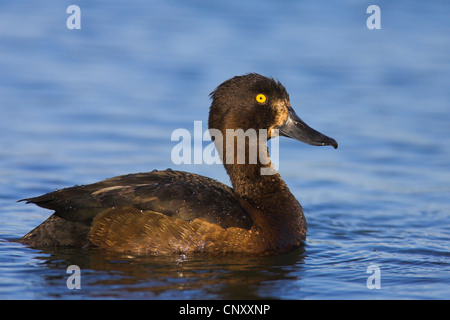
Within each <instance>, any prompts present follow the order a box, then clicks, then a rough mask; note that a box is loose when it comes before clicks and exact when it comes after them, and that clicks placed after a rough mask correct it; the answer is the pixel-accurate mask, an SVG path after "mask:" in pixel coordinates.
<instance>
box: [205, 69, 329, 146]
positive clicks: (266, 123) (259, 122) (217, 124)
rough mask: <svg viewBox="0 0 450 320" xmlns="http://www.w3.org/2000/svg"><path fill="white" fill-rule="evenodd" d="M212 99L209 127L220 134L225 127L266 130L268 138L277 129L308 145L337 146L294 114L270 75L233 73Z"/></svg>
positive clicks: (213, 94) (284, 93)
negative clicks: (237, 74) (236, 74)
mask: <svg viewBox="0 0 450 320" xmlns="http://www.w3.org/2000/svg"><path fill="white" fill-rule="evenodd" d="M211 98H212V100H213V101H212V104H211V108H210V112H209V128H210V129H218V130H220V131H221V132H222V134H223V135H225V130H226V129H235V130H236V129H243V130H244V131H246V130H248V129H255V130H259V129H266V130H267V134H268V137H267V138H268V139H269V138H270V137H271V136H273V135H274V133H275V132H274V130H273V129H278V130H279V135H282V136H286V137H290V138H293V139H296V140H299V141H302V142H305V143H308V144H311V145H316V146H325V145H331V146H333V147H334V148H337V146H338V144H337V142H336V141H335V140H334V139H332V138H329V137H327V136H325V135H323V134H321V133H320V132H318V131H316V130H314V129H312V128H310V127H309V126H308V125H307V124H306V123H304V122H303V121H302V120H301V119H300V118H299V117H298V116H297V115H296V114H295V112H294V109H293V108H292V107H291V104H290V101H289V95H288V93H287V91H286V89H285V88H284V87H283V85H282V84H281V83H280V82H279V81H275V80H274V79H272V78H267V77H264V76H261V75H259V74H256V73H250V74H246V75H243V76H236V77H234V78H231V79H229V80H227V81H225V82H224V83H222V84H221V85H219V86H218V87H217V88H216V90H214V91H213V92H212V93H211Z"/></svg>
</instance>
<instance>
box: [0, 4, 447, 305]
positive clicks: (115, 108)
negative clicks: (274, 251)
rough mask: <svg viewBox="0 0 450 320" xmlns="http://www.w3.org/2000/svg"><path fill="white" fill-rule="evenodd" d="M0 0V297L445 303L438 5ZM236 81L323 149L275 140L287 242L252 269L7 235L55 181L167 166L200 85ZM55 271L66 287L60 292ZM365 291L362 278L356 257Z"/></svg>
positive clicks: (198, 104) (27, 221) (34, 218)
mask: <svg viewBox="0 0 450 320" xmlns="http://www.w3.org/2000/svg"><path fill="white" fill-rule="evenodd" d="M71 4H73V3H72V2H70V1H56V0H52V1H50V0H48V1H45V3H42V2H39V3H38V2H36V1H3V2H1V3H0V70H1V72H0V298H1V299H96V298H102V299H105V298H106V299H108V298H119V299H134V298H136V299H259V298H276V299H448V298H449V297H450V243H449V240H450V223H449V222H450V144H449V141H450V125H449V124H450V90H449V84H450V54H449V52H450V36H449V34H450V23H449V21H450V20H449V17H450V3H449V2H448V1H426V2H425V1H415V2H411V1H395V2H393V1H378V2H377V3H376V4H378V5H379V6H380V8H381V29H380V30H369V29H368V28H367V27H366V20H367V18H368V17H369V15H368V14H367V13H366V9H367V7H368V6H369V5H371V4H374V3H372V2H370V1H350V0H349V1H340V2H339V4H337V3H336V2H333V1H284V2H279V1H278V2H277V1H237V0H236V1H235V0H232V1H230V0H228V1H220V2H219V1H214V2H211V1H192V2H182V1H148V2H145V3H143V2H140V1H131V0H130V1H95V2H92V1H77V3H76V4H77V5H79V6H80V8H81V12H82V15H81V30H69V29H67V27H66V19H67V18H68V17H69V15H68V14H67V13H66V9H67V7H68V6H69V5H71ZM247 72H258V73H261V74H264V75H268V76H273V77H275V78H277V79H279V80H280V81H281V82H282V83H283V84H284V85H285V87H286V88H287V90H288V91H289V93H290V98H291V104H292V105H293V107H294V108H295V110H296V111H297V113H298V114H299V115H300V116H301V117H302V118H303V120H305V121H306V122H307V123H309V124H310V125H311V126H312V127H314V128H315V129H317V130H319V131H321V132H323V133H325V134H327V135H329V136H331V137H333V138H335V139H336V140H337V141H338V142H339V149H337V150H334V149H332V148H330V147H327V148H319V147H312V146H308V145H304V144H301V143H299V142H296V141H290V140H288V139H286V138H281V139H280V166H279V171H280V174H281V175H282V177H283V178H284V179H285V181H286V183H287V184H288V185H289V187H290V189H291V191H292V192H293V193H294V195H295V196H296V197H297V198H298V199H299V201H300V202H301V203H302V205H303V207H304V210H305V213H306V217H307V221H308V224H309V232H308V236H307V239H306V242H305V246H304V247H303V248H300V249H299V250H296V251H294V252H292V253H290V254H287V255H282V256H276V257H266V258H226V257H223V258H206V257H205V258H200V257H195V258H194V257H139V258H136V257H129V256H118V255H117V256H115V255H108V254H106V253H104V252H102V251H99V250H76V249H73V250H69V249H65V250H62V249H61V250H58V251H43V250H35V249H31V248H27V247H25V246H23V245H21V244H19V243H17V242H14V240H15V239H18V238H19V237H21V236H22V235H24V234H25V233H26V232H28V231H29V230H31V229H32V228H34V227H35V226H36V225H38V224H39V223H40V222H42V221H43V220H45V219H46V218H47V217H48V216H49V215H50V214H51V212H50V211H48V210H44V209H41V208H38V207H36V206H33V205H25V204H24V203H17V202H16V201H17V200H18V199H21V198H25V197H30V196H36V195H40V194H43V193H46V192H49V191H52V190H55V189H56V188H63V187H68V186H72V185H75V184H86V183H92V182H96V181H99V180H102V179H105V178H108V177H112V176H116V175H120V174H125V173H131V172H143V171H151V170H153V169H165V168H167V167H171V168H173V169H178V170H187V171H192V172H195V173H199V174H203V175H206V176H209V177H212V178H215V179H218V180H219V181H222V182H224V183H226V184H229V180H228V178H227V176H226V173H225V171H224V169H223V168H222V167H221V166H220V165H206V164H202V165H180V166H176V165H174V164H173V163H172V162H171V158H170V154H171V149H172V148H173V146H174V145H175V144H176V142H172V141H171V140H170V136H171V133H172V131H173V130H175V129H177V128H186V129H188V130H193V123H194V120H198V121H203V123H204V128H205V129H206V121H207V112H208V107H209V103H210V101H209V98H208V94H209V93H210V92H211V91H212V90H213V89H214V88H215V87H216V86H217V85H218V84H220V83H221V82H222V81H224V80H226V79H228V78H230V77H232V76H234V75H240V74H244V73H247ZM69 265H78V266H79V267H80V269H81V289H80V290H76V289H74V290H69V289H68V288H67V286H66V280H67V279H68V276H69V275H68V274H67V273H66V269H67V267H68V266H69ZM372 265H376V266H378V267H379V270H380V272H381V273H380V277H379V280H380V285H381V288H380V289H369V288H368V287H367V280H368V277H369V276H371V275H372V274H369V273H366V271H367V269H368V267H369V266H372Z"/></svg>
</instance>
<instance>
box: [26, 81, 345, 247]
mask: <svg viewBox="0 0 450 320" xmlns="http://www.w3.org/2000/svg"><path fill="white" fill-rule="evenodd" d="M211 98H212V100H213V101H212V105H211V108H210V114H209V128H210V129H217V130H219V131H220V132H221V133H223V136H222V138H223V140H221V141H219V140H220V139H218V138H217V137H216V139H215V143H216V147H217V149H218V153H219V154H220V155H221V156H222V159H224V160H225V159H228V158H227V156H229V158H230V159H231V160H230V161H224V166H225V169H226V171H227V173H228V175H229V176H230V180H231V183H232V186H233V188H230V187H228V186H226V185H224V184H222V183H220V182H218V181H215V180H213V179H210V178H207V177H203V176H199V175H196V174H192V173H187V172H181V171H173V170H170V169H168V170H165V171H156V170H155V171H152V172H148V173H138V174H129V175H124V176H119V177H115V178H111V179H107V180H104V181H100V182H97V183H93V184H90V185H85V186H75V187H71V188H66V189H62V190H58V191H54V192H51V193H48V194H45V195H42V196H39V197H35V198H29V199H24V200H25V201H27V203H29V202H31V203H34V204H36V205H38V206H40V207H43V208H47V209H51V210H54V211H55V212H54V214H53V215H52V216H51V217H50V218H48V219H47V220H46V221H44V222H43V223H42V224H41V225H39V226H38V227H36V228H35V229H33V230H32V231H30V232H29V233H28V234H26V235H25V236H24V237H23V238H22V239H21V241H22V242H23V243H26V244H29V245H31V246H34V247H43V246H46V247H48V246H74V247H81V246H97V247H101V248H104V249H107V250H112V251H118V252H132V253H137V254H169V253H207V254H223V253H234V254H237V253H240V254H256V255H268V254H279V253H283V252H287V251H290V250H292V249H294V248H296V247H298V246H300V245H301V243H302V241H303V240H304V239H305V236H306V229H307V227H306V220H305V217H304V215H303V211H302V207H301V205H300V204H299V203H298V201H297V200H296V199H295V197H294V196H293V195H292V194H291V192H290V191H289V189H288V187H287V186H286V184H285V183H284V181H283V180H282V179H281V177H280V175H279V174H278V173H277V172H275V170H274V169H273V166H272V164H271V163H270V158H269V155H268V152H267V146H266V145H265V144H261V143H258V142H259V141H260V140H252V139H250V138H248V139H245V140H242V141H244V143H241V144H240V145H239V143H237V142H236V141H238V140H239V139H238V138H235V137H233V138H232V139H228V140H227V137H226V134H225V132H226V130H227V129H243V131H246V130H248V129H255V130H256V132H257V134H258V137H259V134H260V133H259V131H258V130H259V129H266V130H268V132H267V136H266V137H265V138H270V137H271V135H272V134H274V133H275V132H276V130H274V129H277V130H279V132H280V135H283V136H287V137H291V138H294V139H298V140H300V141H303V142H306V143H309V144H312V145H332V146H333V147H335V148H337V143H336V141H334V140H333V139H331V138H329V137H327V136H324V135H322V134H321V133H319V132H317V131H315V130H313V129H311V128H310V127H308V126H307V125H306V124H305V123H304V122H303V121H302V120H301V119H300V118H298V116H297V115H296V114H295V112H294V111H293V109H292V107H291V106H290V102H289V96H288V94H287V92H286V89H285V88H284V87H283V86H282V85H281V83H279V82H277V81H275V80H273V79H269V78H266V77H263V76H261V75H258V74H247V75H244V76H237V77H234V78H232V79H230V80H227V81H225V82H224V83H222V84H221V85H220V86H218V87H217V89H216V90H214V91H213V92H212V93H211ZM228 143H232V147H233V149H234V151H235V152H234V155H232V154H231V153H230V154H227V152H231V149H227V148H226V146H227V144H228ZM252 144H253V145H252ZM255 144H256V147H257V148H258V150H260V151H261V152H260V153H259V155H260V156H259V157H258V158H257V161H256V162H251V161H248V160H249V155H250V151H251V147H252V146H255ZM242 150H243V152H244V153H245V155H246V157H245V159H246V161H245V162H244V163H239V162H238V159H237V154H238V152H239V151H242ZM262 168H266V169H269V170H272V171H271V173H272V174H269V175H264V174H261V169H262ZM21 201H22V200H21Z"/></svg>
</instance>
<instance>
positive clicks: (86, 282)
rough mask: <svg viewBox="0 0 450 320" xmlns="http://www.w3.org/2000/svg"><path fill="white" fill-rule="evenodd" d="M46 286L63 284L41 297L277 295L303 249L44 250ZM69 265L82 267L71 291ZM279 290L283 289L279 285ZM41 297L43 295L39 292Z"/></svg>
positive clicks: (296, 266) (293, 278) (40, 256)
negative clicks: (180, 252) (220, 253)
mask: <svg viewBox="0 0 450 320" xmlns="http://www.w3.org/2000/svg"><path fill="white" fill-rule="evenodd" d="M36 259H37V260H38V264H39V265H40V267H41V269H44V270H46V271H45V273H43V276H44V277H43V281H44V283H42V284H41V285H42V286H44V287H49V288H58V287H59V290H57V291H56V293H51V292H50V293H43V292H41V293H40V294H41V295H42V297H46V296H47V294H48V297H50V298H71V297H72V298H74V297H76V295H77V294H80V295H82V296H89V297H91V298H95V299H102V298H113V297H121V298H123V297H125V298H127V299H179V297H180V294H181V295H182V296H183V299H201V298H203V297H204V296H205V294H207V295H208V296H209V297H210V298H212V299H261V298H263V299H273V298H276V296H272V295H270V291H271V290H268V288H267V287H270V286H271V285H272V284H271V283H272V282H279V281H281V282H282V281H285V280H291V281H296V280H298V276H296V275H294V274H292V271H293V270H294V269H296V270H297V271H300V270H301V264H302V261H303V259H304V250H303V249H302V248H299V249H298V250H296V251H294V252H292V253H290V254H287V255H282V256H276V257H256V258H250V257H232V258H230V257H226V256H225V257H213V258H212V257H202V256H197V257H195V256H191V257H189V258H188V257H186V256H150V257H148V256H130V255H123V254H116V253H109V252H106V251H104V250H99V249H61V250H57V251H56V252H55V251H54V250H51V251H48V252H46V251H45V250H44V251H40V253H39V254H37V256H36ZM70 265H76V266H78V267H79V268H80V279H81V290H79V291H78V290H76V289H73V290H69V289H67V288H66V281H67V279H68V278H69V276H70V275H71V273H69V274H67V273H66V269H67V267H68V266H70ZM279 289H280V288H279ZM36 298H39V294H38V293H36Z"/></svg>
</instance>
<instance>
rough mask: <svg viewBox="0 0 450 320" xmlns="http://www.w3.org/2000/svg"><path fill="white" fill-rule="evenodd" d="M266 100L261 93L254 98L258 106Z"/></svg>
mask: <svg viewBox="0 0 450 320" xmlns="http://www.w3.org/2000/svg"><path fill="white" fill-rule="evenodd" d="M266 100H267V98H266V96H265V95H263V94H262V93H260V94H258V95H257V96H256V101H257V102H258V103H260V104H264V103H265V102H266Z"/></svg>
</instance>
